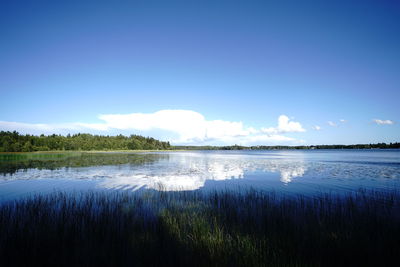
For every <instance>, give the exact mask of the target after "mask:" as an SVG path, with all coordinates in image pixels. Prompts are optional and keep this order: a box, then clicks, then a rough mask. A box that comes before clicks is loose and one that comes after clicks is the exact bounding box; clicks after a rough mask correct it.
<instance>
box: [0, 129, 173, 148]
mask: <svg viewBox="0 0 400 267" xmlns="http://www.w3.org/2000/svg"><path fill="white" fill-rule="evenodd" d="M170 148H171V145H170V144H169V142H162V141H159V140H156V139H154V138H152V137H144V136H140V135H130V136H124V135H116V136H108V135H107V136H102V135H92V134H86V133H78V134H73V135H70V134H68V135H66V136H63V135H56V134H52V135H43V134H42V135H40V136H37V135H30V134H26V135H22V134H20V133H18V132H16V131H14V132H9V131H7V132H5V131H1V132H0V152H32V151H51V150H141V149H143V150H161V149H170Z"/></svg>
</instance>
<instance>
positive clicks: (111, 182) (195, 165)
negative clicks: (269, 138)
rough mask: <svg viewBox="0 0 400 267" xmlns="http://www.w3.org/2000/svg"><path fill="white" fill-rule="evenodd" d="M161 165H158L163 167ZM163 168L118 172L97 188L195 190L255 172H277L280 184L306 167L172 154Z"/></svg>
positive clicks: (236, 157) (272, 161)
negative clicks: (210, 183)
mask: <svg viewBox="0 0 400 267" xmlns="http://www.w3.org/2000/svg"><path fill="white" fill-rule="evenodd" d="M164 164H165V162H164V163H161V165H164ZM167 164H168V165H169V167H167V168H165V167H162V166H159V164H156V165H155V166H153V167H149V166H146V168H145V169H140V170H135V171H132V172H125V171H124V172H122V173H120V174H118V175H115V174H114V175H113V177H112V178H111V177H110V178H107V179H104V180H103V181H101V182H100V183H99V184H98V185H99V186H100V187H103V188H107V189H124V190H137V189H139V188H145V189H155V190H166V191H180V190H196V189H199V188H202V187H204V185H205V183H206V181H207V180H210V181H223V180H232V179H243V178H244V177H245V174H246V173H251V172H255V171H262V172H266V175H268V174H267V172H269V173H271V172H274V173H276V172H279V173H280V181H281V182H282V183H285V184H287V183H290V182H291V181H292V180H293V178H295V177H301V176H303V175H304V173H305V171H306V167H305V164H304V162H303V161H301V160H298V159H297V160H293V161H292V160H286V159H259V158H257V159H256V158H251V157H246V158H243V157H241V156H240V155H223V156H221V155H209V156H206V157H204V155H202V156H201V157H197V156H196V155H195V154H193V155H191V156H189V157H188V155H187V154H186V155H176V156H173V157H172V158H170V160H169V162H168V163H167Z"/></svg>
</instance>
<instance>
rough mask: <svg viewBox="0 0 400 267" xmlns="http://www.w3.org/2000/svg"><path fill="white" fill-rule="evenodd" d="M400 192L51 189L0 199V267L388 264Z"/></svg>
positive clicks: (399, 218)
mask: <svg viewBox="0 0 400 267" xmlns="http://www.w3.org/2000/svg"><path fill="white" fill-rule="evenodd" d="M399 223H400V193H399V192H397V191H393V192H376V191H365V190H360V191H358V192H355V193H352V194H348V195H346V196H338V195H333V194H321V195H320V196H319V197H314V198H309V197H305V196H301V195H299V196H295V197H287V196H282V195H277V194H275V193H268V192H262V191H256V190H245V191H243V192H240V193H237V192H233V191H226V192H218V191H215V192H213V193H201V192H148V193H143V194H141V195H138V194H129V193H121V192H119V193H111V194H110V193H98V192H97V193H96V192H89V193H74V194H66V193H54V194H51V195H46V196H44V195H37V196H34V197H30V198H25V199H21V200H17V201H14V202H8V203H3V204H1V205H0V234H1V235H0V266H20V265H25V266H49V265H51V266H390V265H391V264H392V262H393V260H396V259H397V255H399V253H400V227H399V226H400V224H399Z"/></svg>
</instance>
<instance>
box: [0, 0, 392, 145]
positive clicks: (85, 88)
mask: <svg viewBox="0 0 400 267" xmlns="http://www.w3.org/2000/svg"><path fill="white" fill-rule="evenodd" d="M52 2H53V3H52ZM55 2H57V3H55ZM60 2H61V1H49V2H45V1H26V2H24V1H1V3H0V93H1V94H0V96H1V105H0V130H17V131H20V132H23V133H34V134H40V133H46V134H49V133H53V132H54V133H61V134H66V133H68V132H71V133H75V132H90V133H98V134H118V133H122V134H132V133H135V134H143V135H150V136H154V137H156V138H160V139H162V140H169V141H171V142H173V143H175V144H235V143H238V144H245V145H247V144H289V145H291V144H293V145H296V144H337V143H341V144H351V143H374V142H396V141H400V127H399V122H400V110H399V109H400V108H399V104H398V103H399V99H400V88H399V86H400V49H399V47H400V4H399V3H398V2H397V1H385V0H383V1H162V2H156V1H87V2H86V3H83V2H84V1H76V2H75V1H65V3H60ZM396 2H397V3H396ZM341 120H342V121H341ZM115 121H117V122H118V123H115Z"/></svg>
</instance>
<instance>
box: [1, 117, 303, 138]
mask: <svg viewBox="0 0 400 267" xmlns="http://www.w3.org/2000/svg"><path fill="white" fill-rule="evenodd" d="M99 119H100V120H102V121H103V122H102V123H82V122H75V123H64V124H30V123H19V122H6V121H0V129H1V130H6V131H13V130H17V131H19V132H22V133H31V134H32V133H33V134H40V133H45V134H52V133H61V134H65V133H74V132H75V133H76V132H92V133H93V132H95V133H98V132H100V133H103V134H104V133H109V132H110V131H114V132H115V131H118V132H121V131H131V132H132V133H135V132H138V131H140V132H141V133H143V132H144V133H145V132H148V131H164V132H165V131H167V132H171V133H173V134H174V136H176V138H173V139H170V140H168V141H171V142H172V143H174V144H199V143H203V144H205V143H209V142H214V143H226V144H233V143H237V144H256V143H257V144H265V143H266V142H267V143H269V142H272V143H276V142H296V141H297V140H296V139H294V138H292V137H287V136H284V135H282V134H285V133H290V132H304V131H305V129H304V128H303V127H302V126H301V124H300V123H299V122H294V121H290V120H289V118H288V117H287V116H286V115H281V116H279V118H278V126H277V127H269V128H262V129H261V130H258V129H255V128H254V127H245V126H244V125H243V123H242V122H235V121H224V120H206V119H205V117H204V116H203V115H202V114H200V113H198V112H195V111H191V110H160V111H157V112H154V113H132V114H102V115H100V116H99ZM161 139H162V138H161Z"/></svg>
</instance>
